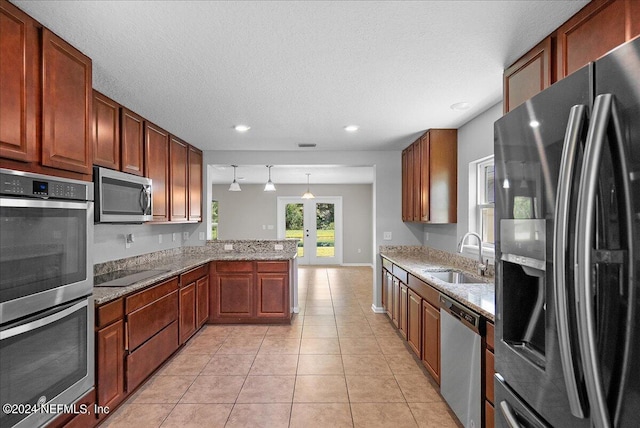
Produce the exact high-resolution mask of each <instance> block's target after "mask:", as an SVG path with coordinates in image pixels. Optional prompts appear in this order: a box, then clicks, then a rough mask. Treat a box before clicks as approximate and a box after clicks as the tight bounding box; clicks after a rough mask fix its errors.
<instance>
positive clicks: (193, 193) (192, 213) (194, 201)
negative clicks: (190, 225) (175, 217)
mask: <svg viewBox="0 0 640 428" xmlns="http://www.w3.org/2000/svg"><path fill="white" fill-rule="evenodd" d="M188 206H189V216H188V217H189V218H188V220H189V221H198V222H200V221H202V152H201V151H200V150H198V149H196V148H195V147H192V146H189V202H188Z"/></svg>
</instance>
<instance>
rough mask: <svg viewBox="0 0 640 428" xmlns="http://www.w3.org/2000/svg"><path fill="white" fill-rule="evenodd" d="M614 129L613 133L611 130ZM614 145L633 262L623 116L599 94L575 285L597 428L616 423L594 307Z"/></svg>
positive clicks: (625, 366) (581, 200)
mask: <svg viewBox="0 0 640 428" xmlns="http://www.w3.org/2000/svg"><path fill="white" fill-rule="evenodd" d="M611 128H612V129H611ZM610 130H612V131H613V132H609V131H610ZM607 136H608V137H609V139H610V140H611V139H612V140H614V142H612V144H611V148H612V155H613V156H615V157H616V158H617V160H618V161H619V162H618V163H617V165H616V166H617V167H618V171H617V172H618V173H619V174H620V177H621V184H622V187H623V189H622V193H623V194H624V196H623V198H624V211H625V212H624V214H623V215H624V216H625V217H626V219H625V220H626V222H627V225H626V226H627V227H626V229H627V230H626V233H627V234H626V237H625V240H626V241H627V242H626V243H627V251H628V252H627V254H626V258H627V261H628V260H630V258H629V257H633V254H631V252H632V248H633V245H632V243H633V240H632V239H633V237H632V227H631V226H632V225H631V224H630V222H631V221H632V214H631V212H632V211H631V210H632V209H631V206H630V204H631V201H630V199H629V198H630V195H631V193H630V192H631V188H630V183H629V173H628V168H627V159H628V158H627V157H626V154H625V146H624V134H623V132H622V126H621V123H620V119H619V116H618V112H617V108H616V104H615V100H614V97H613V95H611V94H602V95H598V96H597V97H596V99H595V102H594V107H593V117H592V120H591V125H590V127H589V132H588V133H587V142H586V147H585V155H584V163H583V166H582V171H581V175H580V189H579V192H578V212H577V219H578V225H577V230H576V240H575V243H576V247H575V251H576V258H575V263H576V265H575V270H576V272H577V275H576V276H575V286H576V290H577V292H578V300H579V302H578V308H577V309H578V333H579V336H580V353H581V357H582V361H583V371H584V376H585V385H586V389H587V396H588V397H589V404H590V407H591V418H592V422H593V425H594V426H595V427H596V428H609V427H610V426H611V425H612V423H611V418H610V416H609V409H608V407H607V399H606V396H605V391H604V388H603V384H602V378H601V373H600V362H599V361H598V354H597V343H596V340H597V336H596V329H595V315H596V314H595V309H594V304H593V289H594V288H593V287H594V285H593V283H592V281H593V278H592V267H593V251H592V248H591V245H592V242H594V238H595V236H594V234H595V221H596V218H595V215H596V214H595V205H596V193H597V186H598V169H599V165H600V159H601V157H602V151H603V148H604V145H605V141H606V139H607ZM625 264H626V266H627V267H628V275H629V280H630V282H629V289H628V292H629V298H633V299H634V300H630V302H633V301H635V297H634V296H633V294H634V289H633V286H632V284H633V269H632V267H631V264H630V263H628V262H627V263H625ZM627 306H628V313H627V314H626V315H627V319H629V317H630V316H631V317H632V318H631V319H633V315H634V314H633V311H634V307H635V305H633V304H629V305H627ZM627 324H628V325H627V330H626V332H625V345H624V350H623V358H622V370H621V372H620V377H619V388H618V391H616V392H615V393H616V397H615V398H616V401H617V402H616V403H615V406H614V408H615V412H616V415H615V420H614V423H615V422H616V421H617V419H618V417H619V415H620V410H621V409H620V406H621V399H622V391H624V388H625V381H626V378H628V372H629V365H630V352H631V349H630V348H631V340H630V339H631V331H630V329H631V328H632V326H631V325H629V323H627Z"/></svg>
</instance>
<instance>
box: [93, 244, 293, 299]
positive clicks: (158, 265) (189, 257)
mask: <svg viewBox="0 0 640 428" xmlns="http://www.w3.org/2000/svg"><path fill="white" fill-rule="evenodd" d="M295 257H296V254H295V253H291V252H289V251H275V252H256V253H247V252H224V253H215V254H207V253H201V254H198V253H193V254H176V255H166V256H164V257H153V258H149V260H148V261H145V260H136V261H135V264H129V265H127V264H126V261H118V262H114V263H113V266H111V267H112V268H111V269H108V267H105V269H107V271H106V272H108V271H114V270H119V269H124V268H135V270H139V271H141V270H158V271H159V272H158V275H155V276H153V277H151V278H147V279H143V280H141V281H137V282H135V283H133V284H131V285H128V286H123V287H100V286H97V287H93V299H94V302H95V304H96V305H103V304H105V303H108V302H110V301H112V300H115V299H117V298H118V297H122V296H125V295H127V294H130V293H132V292H134V291H137V290H141V289H143V288H145V287H148V286H150V285H153V284H156V283H158V282H160V281H163V280H165V279H168V278H173V277H175V276H177V275H180V274H181V273H184V272H186V271H188V270H190V269H193V268H196V267H198V266H201V265H203V264H205V263H209V262H210V261H224V260H230V261H231V260H236V261H237V260H252V261H253V260H258V261H259V260H292V259H293V258H295ZM163 271H164V272H163ZM94 273H95V274H96V275H97V274H100V273H105V272H102V271H94Z"/></svg>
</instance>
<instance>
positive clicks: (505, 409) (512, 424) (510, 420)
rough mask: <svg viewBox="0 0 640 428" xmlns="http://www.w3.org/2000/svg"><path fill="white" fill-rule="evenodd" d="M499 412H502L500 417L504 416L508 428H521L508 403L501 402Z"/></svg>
mask: <svg viewBox="0 0 640 428" xmlns="http://www.w3.org/2000/svg"><path fill="white" fill-rule="evenodd" d="M500 411H502V415H503V416H504V419H505V420H506V422H507V425H509V428H522V427H521V425H520V423H519V422H518V419H517V418H516V414H515V413H514V411H513V409H512V408H511V406H510V405H509V403H507V402H506V401H501V402H500Z"/></svg>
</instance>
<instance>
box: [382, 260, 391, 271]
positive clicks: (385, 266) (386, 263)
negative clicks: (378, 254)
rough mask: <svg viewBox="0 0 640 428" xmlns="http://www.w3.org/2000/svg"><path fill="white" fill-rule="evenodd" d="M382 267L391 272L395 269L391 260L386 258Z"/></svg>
mask: <svg viewBox="0 0 640 428" xmlns="http://www.w3.org/2000/svg"><path fill="white" fill-rule="evenodd" d="M382 267H384V268H385V269H386V270H388V271H389V272H391V271H392V270H393V265H392V264H391V262H390V261H389V260H387V259H385V258H383V259H382Z"/></svg>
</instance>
